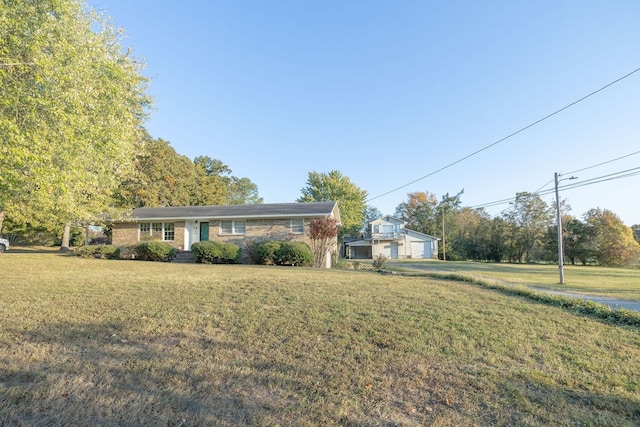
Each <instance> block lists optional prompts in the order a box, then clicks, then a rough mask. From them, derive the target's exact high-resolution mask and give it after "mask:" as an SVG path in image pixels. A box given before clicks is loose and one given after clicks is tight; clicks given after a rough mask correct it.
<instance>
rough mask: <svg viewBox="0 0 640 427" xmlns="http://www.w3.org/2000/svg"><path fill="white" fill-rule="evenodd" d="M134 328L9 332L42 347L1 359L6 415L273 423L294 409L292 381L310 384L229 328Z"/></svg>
mask: <svg viewBox="0 0 640 427" xmlns="http://www.w3.org/2000/svg"><path fill="white" fill-rule="evenodd" d="M126 331H127V325H125V324H123V323H117V322H105V323H100V324H88V323H84V324H67V323H61V324H50V325H43V326H41V327H40V328H38V329H36V330H32V331H22V330H16V331H11V334H12V335H14V336H15V337H16V339H17V340H19V341H20V342H22V343H23V346H26V347H27V348H30V349H32V351H33V352H34V354H37V356H36V355H30V354H24V357H23V360H24V363H21V364H20V366H17V364H16V363H12V364H6V365H5V366H3V367H0V414H1V415H0V424H1V425H5V424H6V425H36V424H38V425H228V426H235V425H247V424H249V425H274V424H278V423H279V422H282V420H285V423H287V422H286V419H287V416H288V415H287V414H289V415H290V414H292V413H295V412H296V410H295V406H296V402H295V398H296V396H295V394H294V393H293V392H292V390H301V389H303V388H304V387H303V386H302V385H301V384H298V383H296V381H295V380H292V379H291V378H292V376H291V375H290V371H292V370H293V368H292V367H291V366H289V365H288V364H285V363H282V362H278V363H274V364H265V363H266V362H264V361H258V360H253V359H252V357H251V355H249V354H245V353H244V351H243V350H242V349H241V348H239V347H238V346H237V345H235V344H234V343H232V342H229V341H228V340H226V339H225V337H224V334H221V336H220V337H216V338H211V337H206V338H205V337H187V336H184V335H183V334H181V333H179V332H177V333H173V334H169V335H152V336H132V335H130V334H128V333H127V332H126ZM33 359H35V360H33ZM37 359H39V360H37ZM298 412H303V410H302V409H301V408H298Z"/></svg>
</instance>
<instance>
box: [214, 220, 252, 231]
mask: <svg viewBox="0 0 640 427" xmlns="http://www.w3.org/2000/svg"><path fill="white" fill-rule="evenodd" d="M246 231H247V224H246V221H220V234H245V233H246Z"/></svg>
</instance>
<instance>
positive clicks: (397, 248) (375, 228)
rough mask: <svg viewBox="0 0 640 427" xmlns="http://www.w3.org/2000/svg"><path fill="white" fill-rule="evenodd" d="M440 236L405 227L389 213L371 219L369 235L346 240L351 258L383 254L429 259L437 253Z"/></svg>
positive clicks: (367, 257)
mask: <svg viewBox="0 0 640 427" xmlns="http://www.w3.org/2000/svg"><path fill="white" fill-rule="evenodd" d="M439 240H440V239H439V238H437V237H434V236H429V235H428V234H424V233H419V232H417V231H414V230H409V229H408V228H405V222H404V221H402V220H401V219H398V218H395V217H392V216H391V215H387V216H385V217H383V218H379V219H376V220H375V221H372V222H370V223H369V230H368V233H367V234H366V236H364V237H362V238H357V239H350V240H345V242H344V245H345V251H346V256H347V258H350V259H373V258H376V257H378V256H379V255H383V256H385V257H387V258H390V259H406V258H412V259H416V258H417V259H429V258H437V257H438V241H439Z"/></svg>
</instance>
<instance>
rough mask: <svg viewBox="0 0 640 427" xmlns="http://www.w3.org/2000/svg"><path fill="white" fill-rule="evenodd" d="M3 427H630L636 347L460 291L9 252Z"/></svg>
mask: <svg viewBox="0 0 640 427" xmlns="http://www.w3.org/2000/svg"><path fill="white" fill-rule="evenodd" d="M0 268H1V269H2V272H3V275H5V277H6V278H8V280H5V283H4V284H3V286H2V287H0V322H1V325H2V326H1V328H0V424H11V425H33V424H42V425H83V424H88V425H93V424H100V425H123V424H127V425H132V424H135V425H160V424H167V425H222V426H231V425H238V424H245V425H319V424H329V425H332V424H333V425H336V424H339V425H424V424H427V425H510V424H512V425H549V424H551V425H553V424H556V425H568V424H586V425H637V424H638V423H640V379H639V378H638V375H637V372H638V371H639V370H640V332H639V331H638V329H637V328H621V327H614V326H610V325H605V324H602V323H600V322H597V321H594V320H592V319H589V318H587V317H581V316H579V315H574V314H572V313H568V312H566V311H563V310H562V309H558V308H554V307H549V306H546V305H543V304H537V303H535V302H530V301H527V300H524V299H520V298H514V297H508V296H505V295H502V294H500V293H497V292H495V291H491V290H488V289H483V288H481V287H476V286H473V285H469V284H464V283H457V282H451V281H438V280H434V279H427V278H409V277H396V276H382V275H378V274H375V273H368V272H353V271H351V272H348V271H324V270H323V271H319V270H313V269H299V268H295V269H294V268H276V267H258V266H253V267H249V266H206V265H183V264H178V265H176V264H163V263H144V262H132V261H103V260H86V259H78V258H72V257H64V256H56V255H42V254H40V255H36V254H4V255H3V256H2V257H0Z"/></svg>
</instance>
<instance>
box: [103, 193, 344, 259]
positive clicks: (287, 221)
mask: <svg viewBox="0 0 640 427" xmlns="http://www.w3.org/2000/svg"><path fill="white" fill-rule="evenodd" d="M322 217H331V218H335V219H336V221H338V223H340V211H339V209H338V205H337V204H336V203H335V202H317V203H268V204H252V205H225V206H171V207H158V208H146V207H145V208H137V209H134V210H132V211H131V212H130V214H129V215H127V216H126V217H124V218H122V219H118V220H111V221H110V224H111V229H112V244H113V245H114V246H118V247H120V248H127V247H129V248H130V247H133V246H135V245H136V244H137V243H138V242H140V241H143V240H150V239H157V240H162V241H164V242H167V243H169V244H170V245H172V246H173V247H175V248H176V249H179V250H183V251H188V250H190V249H191V245H192V244H194V243H196V242H200V241H203V240H217V241H221V242H226V243H234V244H237V245H239V246H240V247H241V248H242V249H243V253H244V254H245V255H246V252H247V251H246V249H247V245H248V244H249V243H251V242H257V241H263V240H295V241H301V242H305V243H307V244H310V239H309V236H308V235H307V232H306V231H307V230H306V227H307V226H308V224H309V222H310V221H311V220H312V219H313V218H322ZM336 246H337V242H336ZM243 258H245V257H243ZM245 260H248V259H246V258H245Z"/></svg>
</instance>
